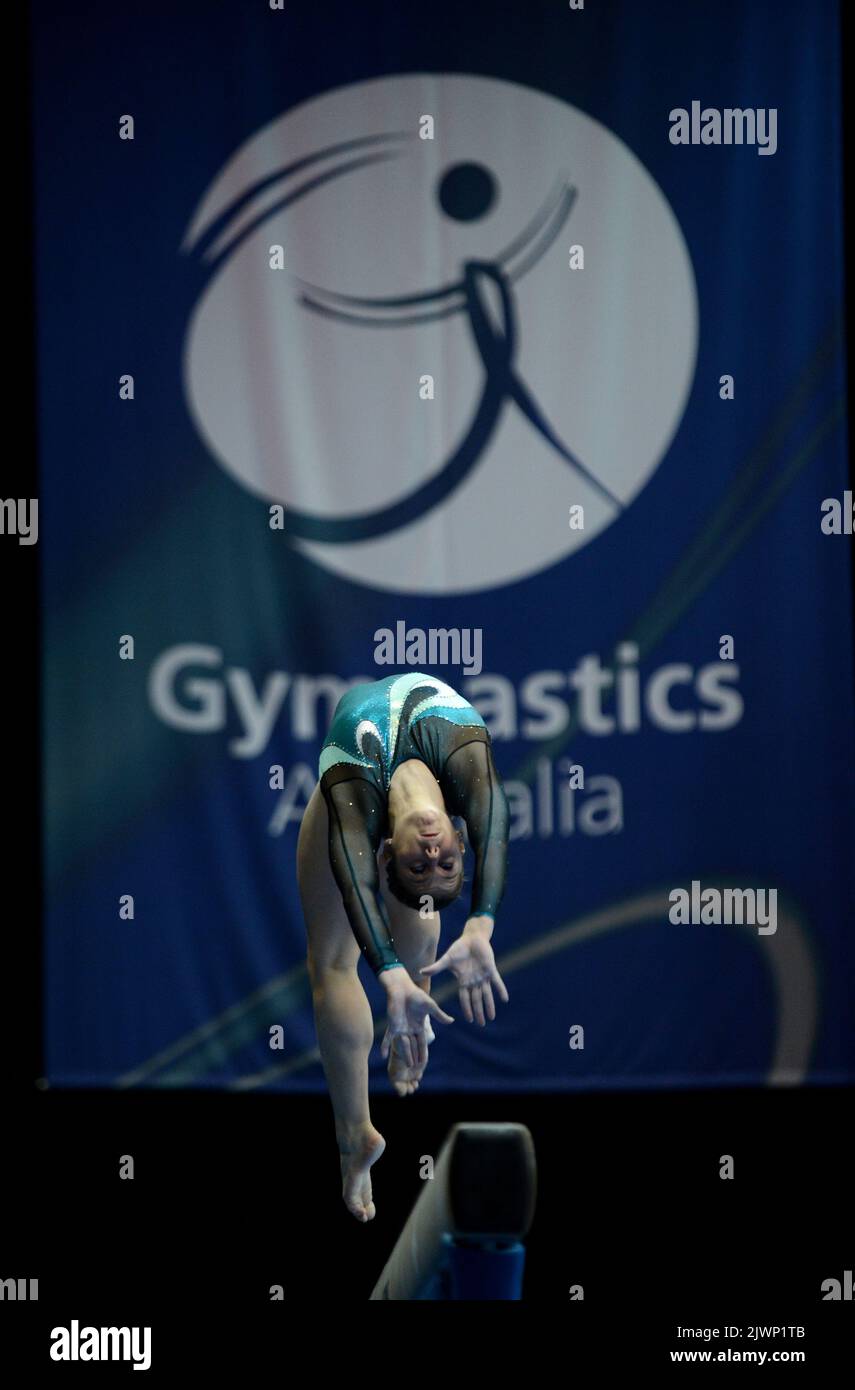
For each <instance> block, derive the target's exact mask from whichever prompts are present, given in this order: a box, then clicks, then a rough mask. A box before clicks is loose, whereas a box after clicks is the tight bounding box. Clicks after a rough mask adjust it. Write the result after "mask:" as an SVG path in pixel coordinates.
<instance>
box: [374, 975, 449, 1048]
mask: <svg viewBox="0 0 855 1390" xmlns="http://www.w3.org/2000/svg"><path fill="white" fill-rule="evenodd" d="M379 979H380V983H381V985H382V986H383V988H384V989H385V991H386V1012H387V1015H388V1018H389V1027H388V1028H387V1029H386V1036H385V1038H384V1039H383V1042H382V1043H381V1045H380V1053H381V1056H383V1057H388V1056H389V1051H390V1048H391V1047H392V1043H393V1041H394V1039H395V1038H400V1042H399V1044H398V1051H399V1052H400V1054H401V1056H402V1057H403V1059H404V1061H405V1062H406V1064H407V1066H408V1067H423V1066H425V1065H426V1064H427V1059H428V1052H427V1049H428V1045H427V1038H426V1037H425V1016H426V1015H427V1014H430V1015H431V1016H432V1017H433V1018H436V1019H438V1020H439V1022H440V1023H453V1022H454V1019H453V1018H452V1017H451V1014H447V1013H444V1012H443V1010H442V1009H441V1008H440V1007H439V1005H438V1004H437V1002H436V1000H435V999H431V997H430V995H429V994H428V993H427V991H426V990H423V989H422V988H421V987H420V986H419V985H417V984H414V983H413V981H412V980H411V979H410V977H409V975H408V974H407V971H406V970H405V969H404V968H403V967H401V968H398V967H396V968H395V969H394V970H384V971H382V973H381V974H380V976H379Z"/></svg>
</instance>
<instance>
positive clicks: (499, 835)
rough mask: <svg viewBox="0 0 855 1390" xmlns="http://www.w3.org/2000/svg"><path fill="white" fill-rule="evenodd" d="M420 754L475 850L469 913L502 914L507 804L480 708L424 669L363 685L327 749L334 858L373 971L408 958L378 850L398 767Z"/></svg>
mask: <svg viewBox="0 0 855 1390" xmlns="http://www.w3.org/2000/svg"><path fill="white" fill-rule="evenodd" d="M411 758H417V759H419V760H420V761H421V762H424V763H425V764H426V765H427V767H429V768H430V770H431V772H432V773H433V774H434V776H435V777H436V779H437V781H438V782H439V785H440V790H441V791H442V794H443V798H444V801H445V805H446V809H447V810H448V812H449V814H450V815H458V816H461V817H462V818H463V820H464V821H465V822H466V829H467V833H468V836H469V843H470V845H471V846H472V849H473V851H474V854H475V875H474V879H473V884H472V903H471V909H470V916H480V915H488V916H495V913H496V909H497V908H498V906H499V902H500V901H501V897H502V892H503V890H504V885H505V870H506V861H507V844H508V806H507V800H506V797H505V793H504V789H503V787H502V783H501V779H500V777H499V774H498V772H497V771H496V767H495V763H494V762H493V754H492V750H491V747H490V735H489V733H488V732H487V729H486V727H485V725H484V721H483V720H482V719H481V716H480V715H479V714H478V712H477V711H476V710H475V709H474V708H473V707H472V706H471V705H469V704H468V703H467V702H466V701H465V700H464V699H463V698H462V697H461V696H459V695H457V694H456V692H455V691H453V690H452V689H451V687H450V686H447V685H445V684H444V683H443V682H442V681H437V680H435V679H434V678H433V677H431V676H423V675H420V674H418V673H414V674H413V675H408V676H390V677H388V678H387V679H386V680H383V681H376V682H374V683H373V684H370V685H361V686H356V687H355V688H354V689H353V690H351V691H349V692H348V694H347V695H345V696H344V697H343V699H342V700H341V701H340V702H339V704H338V706H337V708H336V712H335V715H334V716H333V722H332V725H331V727H330V731H329V733H328V735H327V738H326V741H325V743H324V747H323V750H322V753H321V761H320V773H321V791H322V792H323V796H324V799H325V801H326V804H327V810H328V814H329V853H330V864H331V866H332V871H333V874H334V877H335V880H336V883H337V885H338V887H339V890H340V892H341V896H342V901H343V903H344V907H345V911H346V913H347V917H348V920H349V922H350V925H351V927H352V929H353V932H354V935H355V937H356V939H357V941H358V943H359V946H360V948H361V950H362V952H363V954H364V955H365V957H366V959H367V960H368V961H369V963H370V965H371V967H372V969H373V970H374V971H375V972H376V973H377V974H379V973H380V972H381V971H382V970H387V969H389V968H390V966H393V965H400V964H401V962H400V961H399V960H398V957H397V955H396V953H395V947H394V942H393V941H392V937H391V933H390V930H389V922H388V918H387V914H386V909H385V907H384V904H383V900H382V898H381V897H380V894H379V886H380V885H379V874H378V869H377V850H378V849H379V847H380V842H381V840H382V838H383V836H384V834H386V833H387V803H388V791H389V784H390V782H391V780H392V774H393V773H394V771H395V769H396V768H397V767H399V766H400V765H401V763H402V762H407V761H408V760H409V759H411Z"/></svg>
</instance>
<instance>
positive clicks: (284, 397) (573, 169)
mask: <svg viewBox="0 0 855 1390" xmlns="http://www.w3.org/2000/svg"><path fill="white" fill-rule="evenodd" d="M424 113H429V114H432V115H433V118H434V122H435V139H433V140H421V139H420V138H419V136H418V134H417V127H418V122H419V120H420V117H421V116H422V114H424ZM402 127H403V133H402ZM353 130H361V131H362V132H364V133H360V134H359V135H357V136H354V137H352V138H347V137H348V133H349V132H350V131H353ZM522 132H525V143H524V145H521V144H520V140H521V135H522ZM562 171H566V172H562ZM532 209H534V210H535V211H534V212H532ZM571 226H572V234H571ZM571 242H572V243H576V244H579V245H581V246H583V247H584V252H585V268H584V269H583V270H571V269H570V268H569V265H568V256H567V250H568V247H569V245H570V244H571ZM276 244H281V245H282V246H283V247H284V248H285V270H284V271H280V272H277V271H274V270H271V269H270V267H269V254H268V252H269V247H270V246H271V245H276ZM184 246H185V249H188V250H189V249H191V248H192V249H193V252H194V254H195V255H197V256H198V257H199V258H200V260H201V261H202V263H203V264H205V265H206V266H207V267H208V268H209V269H210V272H211V273H210V279H209V283H208V285H207V287H206V289H205V291H204V293H203V294H202V296H201V298H200V301H199V304H198V305H197V308H196V310H195V312H194V315H193V318H192V321H191V325H190V329H189V332H188V340H187V347H186V359H185V377H186V391H187V398H188V402H189V404H190V408H191V411H192V413H193V415H194V418H195V420H196V423H197V426H198V428H199V430H200V433H201V434H202V435H203V437H204V438H205V439H206V441H207V443H208V445H209V447H210V448H211V450H212V452H213V453H214V454H215V456H216V457H217V458H218V460H219V461H220V462H221V463H222V464H223V465H224V466H225V467H226V468H227V469H228V470H229V471H230V472H231V473H232V474H233V475H234V476H236V477H237V478H238V479H239V480H240V481H241V482H242V483H243V484H244V485H245V486H247V487H248V488H250V489H251V490H252V491H253V492H255V493H257V494H258V495H260V496H263V497H265V498H266V499H269V500H270V501H277V502H281V503H282V504H283V505H284V506H285V507H286V509H287V513H286V514H287V522H286V524H287V529H288V530H289V531H290V533H291V535H292V536H293V537H294V538H295V544H298V545H300V546H301V548H302V549H303V550H305V551H306V552H307V553H309V554H310V555H312V557H313V558H314V559H316V560H317V561H318V562H320V563H321V564H323V565H325V566H326V567H327V568H330V569H333V570H336V571H337V572H339V573H342V574H345V575H347V576H348V577H350V578H355V579H361V580H364V581H365V582H368V583H371V584H373V585H376V586H378V587H381V588H388V589H397V590H404V591H423V592H450V591H467V590H472V589H478V588H486V587H491V586H493V585H496V584H500V583H507V582H508V581H509V580H512V579H516V578H521V577H523V576H524V575H526V574H530V573H532V572H536V571H537V570H540V569H542V568H544V567H545V566H546V565H548V564H550V563H553V562H554V561H555V560H557V559H559V558H561V557H562V556H564V555H566V554H568V553H569V552H570V551H572V550H573V549H575V548H577V547H578V546H579V545H582V544H585V543H587V542H588V541H589V540H591V539H592V538H593V537H594V536H595V535H596V534H597V533H598V532H599V531H601V530H602V529H603V528H604V527H605V526H607V525H609V524H610V522H611V521H613V520H614V519H615V518H616V517H617V516H618V515H619V514H620V512H621V511H622V509H623V508H624V507H626V506H627V505H628V503H629V502H630V501H631V500H632V498H633V497H634V496H635V494H636V493H637V492H638V491H639V489H640V488H641V487H642V486H643V484H644V483H645V482H646V481H647V478H648V477H649V475H650V474H651V473H652V471H653V470H654V469H655V467H656V466H657V464H658V463H659V462H660V461H661V458H662V457H663V455H664V451H665V449H666V448H667V445H668V443H669V442H670V439H671V438H672V436H673V433H674V431H675V429H676V427H677V425H678V423H679V420H680V417H681V415H682V411H683V408H684V406H685V400H686V397H687V394H688V389H689V387H690V384H691V379H692V375H693V371H694V359H695V351H696V337H697V332H696V298H695V289H694V279H693V276H692V271H691V265H690V262H689V258H688V254H687V251H686V247H685V243H684V241H683V238H682V236H681V234H680V231H679V227H678V226H677V224H676V222H675V220H674V218H673V216H672V214H671V212H670V209H669V208H668V205H667V203H666V202H665V200H664V198H663V197H662V194H661V193H660V191H659V189H658V188H657V186H656V185H655V184H654V183H653V181H652V180H651V179H650V178H649V176H648V175H647V174H646V173H645V171H644V170H643V168H642V166H641V165H640V164H639V163H638V161H637V160H636V159H635V158H634V156H633V155H632V154H631V153H630V152H629V151H628V150H627V148H626V147H625V146H624V145H623V144H621V142H620V141H618V140H617V139H616V138H615V137H614V136H613V135H611V134H610V133H609V132H608V131H607V130H605V128H604V127H603V126H601V125H599V124H598V123H597V122H595V121H593V120H591V119H590V118H589V117H587V116H585V115H583V114H582V113H581V112H579V111H577V110H575V109H574V108H572V107H568V106H566V105H565V104H564V103H562V102H560V101H558V100H557V99H555V98H553V97H546V96H544V95H542V94H540V93H535V92H532V91H530V90H529V89H527V88H524V87H520V86H517V85H515V84H513V83H506V82H498V81H493V80H491V79H487V78H482V77H463V76H442V77H439V76H431V75H418V76H407V77H395V78H388V79H380V80H377V81H372V82H368V83H364V84H358V85H357V86H355V87H348V88H344V89H341V90H339V91H337V92H333V93H331V94H328V95H325V96H323V97H320V98H317V99H315V100H313V101H311V102H309V103H307V104H306V105H305V106H303V107H299V108H297V110H295V111H293V112H289V113H288V114H287V115H286V116H284V117H282V118H281V119H280V120H278V121H276V122H274V123H273V124H272V125H271V126H269V127H267V128H266V129H265V130H262V131H261V132H259V134H258V135H256V136H255V137H253V139H252V140H251V141H249V142H248V144H247V145H246V146H244V148H243V149H242V150H241V151H240V152H239V153H238V154H237V155H236V156H235V157H234V159H232V160H231V161H230V163H229V164H228V166H227V167H226V169H225V171H224V172H223V174H222V175H221V176H220V177H219V178H218V179H217V180H216V182H215V184H214V186H213V188H212V190H211V191H210V193H209V194H208V195H207V197H206V198H205V200H204V201H203V204H202V206H201V208H200V209H199V211H198V212H197V214H196V216H195V218H194V220H193V223H192V225H191V227H190V229H189V231H188V234H187V237H186V239H185V243H184ZM375 284H376V286H377V291H376V292H373V289H374V285H375ZM427 375H429V376H431V377H433V379H434V381H435V383H436V399H434V400H423V399H420V396H419V390H418V386H419V382H420V380H421V379H422V378H423V377H425V376H427ZM510 406H514V407H516V409H515V410H514V409H510V408H509V407H510ZM574 503H581V504H582V505H583V506H584V509H585V529H584V530H583V531H572V530H570V528H569V525H568V520H567V518H568V510H569V507H570V506H571V505H573V504H574Z"/></svg>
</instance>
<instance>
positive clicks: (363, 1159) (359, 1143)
mask: <svg viewBox="0 0 855 1390" xmlns="http://www.w3.org/2000/svg"><path fill="white" fill-rule="evenodd" d="M385 1147H386V1140H385V1139H384V1138H383V1135H382V1134H381V1133H380V1132H379V1130H376V1129H375V1128H374V1126H373V1125H371V1124H366V1125H360V1126H358V1127H357V1128H356V1129H354V1130H352V1131H351V1132H350V1133H346V1134H345V1133H339V1137H338V1149H339V1154H340V1157H341V1195H342V1198H343V1200H344V1204H345V1206H346V1207H347V1209H348V1211H349V1212H352V1213H353V1215H354V1216H355V1217H356V1219H357V1221H363V1222H364V1221H373V1220H374V1217H375V1215H376V1210H375V1207H374V1202H373V1201H372V1197H371V1165H372V1163H376V1162H377V1160H378V1158H379V1157H380V1155H381V1154H382V1152H383V1150H384V1149H385Z"/></svg>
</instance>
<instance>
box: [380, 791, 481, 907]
mask: <svg viewBox="0 0 855 1390" xmlns="http://www.w3.org/2000/svg"><path fill="white" fill-rule="evenodd" d="M387 849H388V852H389V853H391V854H393V855H394V858H395V868H396V870H397V874H398V878H399V879H400V882H401V884H402V885H403V887H405V888H409V889H410V890H411V891H412V892H414V893H431V892H434V891H436V890H437V889H454V888H455V887H458V886H459V884H460V880H461V876H462V873H463V836H462V835H461V834H460V832H459V831H457V830H455V829H454V826H453V825H452V824H451V821H450V820H449V818H448V816H447V815H445V813H444V812H440V811H435V810H434V809H433V808H432V807H429V808H427V809H426V810H423V811H411V812H410V813H409V815H407V816H406V817H405V819H404V820H403V821H402V822H400V821H399V822H398V823H397V824H396V826H395V833H394V835H393V836H392V838H391V840H388V841H387Z"/></svg>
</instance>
